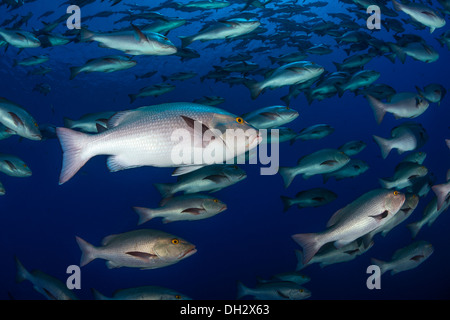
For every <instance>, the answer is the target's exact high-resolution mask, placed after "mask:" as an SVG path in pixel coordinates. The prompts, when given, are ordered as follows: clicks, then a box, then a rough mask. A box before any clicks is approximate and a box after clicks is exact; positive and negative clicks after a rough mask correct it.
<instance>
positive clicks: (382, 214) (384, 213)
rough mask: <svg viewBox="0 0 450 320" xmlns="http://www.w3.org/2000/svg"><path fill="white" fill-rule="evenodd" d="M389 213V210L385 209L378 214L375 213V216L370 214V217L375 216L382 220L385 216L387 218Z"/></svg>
mask: <svg viewBox="0 0 450 320" xmlns="http://www.w3.org/2000/svg"><path fill="white" fill-rule="evenodd" d="M388 214H389V211H387V210H385V211H383V212H382V213H380V214H377V215H374V216H370V217H372V218H374V219H375V220H378V221H381V220H383V219H384V218H386V217H387V216H388Z"/></svg>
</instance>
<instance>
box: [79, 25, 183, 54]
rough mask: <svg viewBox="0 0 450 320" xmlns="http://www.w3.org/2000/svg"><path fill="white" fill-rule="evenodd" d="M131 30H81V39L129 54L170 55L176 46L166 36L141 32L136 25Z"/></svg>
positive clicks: (174, 51) (175, 50)
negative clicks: (98, 31) (104, 31)
mask: <svg viewBox="0 0 450 320" xmlns="http://www.w3.org/2000/svg"><path fill="white" fill-rule="evenodd" d="M133 28H134V30H133V31H118V32H109V33H94V32H91V31H88V30H86V29H82V30H81V41H83V42H89V41H97V42H98V43H99V46H101V47H103V48H110V49H116V50H120V51H123V52H125V53H126V54H130V55H171V54H174V53H176V52H177V48H176V47H175V46H174V45H173V43H172V42H170V40H169V39H168V38H166V37H165V36H163V35H160V34H158V33H154V32H143V31H141V30H139V29H138V28H137V27H136V26H133Z"/></svg>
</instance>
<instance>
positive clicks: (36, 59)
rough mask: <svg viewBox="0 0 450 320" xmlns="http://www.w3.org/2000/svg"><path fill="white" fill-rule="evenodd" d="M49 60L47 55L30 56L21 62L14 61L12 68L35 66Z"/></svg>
mask: <svg viewBox="0 0 450 320" xmlns="http://www.w3.org/2000/svg"><path fill="white" fill-rule="evenodd" d="M49 59H50V58H49V56H47V55H39V56H32V57H29V58H26V59H23V60H21V61H18V60H14V63H13V66H14V67H15V66H35V65H37V64H41V63H44V62H47V61H48V60H49Z"/></svg>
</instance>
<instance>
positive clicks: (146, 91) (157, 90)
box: [128, 83, 176, 103]
mask: <svg viewBox="0 0 450 320" xmlns="http://www.w3.org/2000/svg"><path fill="white" fill-rule="evenodd" d="M175 88H176V87H175V86H174V85H173V84H171V83H160V84H154V85H152V86H148V87H144V88H142V89H141V90H140V91H139V92H138V93H133V94H129V95H128V96H129V97H130V103H133V102H134V101H136V99H138V98H143V97H159V96H161V95H163V94H166V93H169V92H171V91H173V90H175Z"/></svg>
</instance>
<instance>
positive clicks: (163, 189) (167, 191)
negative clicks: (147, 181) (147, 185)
mask: <svg viewBox="0 0 450 320" xmlns="http://www.w3.org/2000/svg"><path fill="white" fill-rule="evenodd" d="M153 185H154V186H155V188H156V189H157V190H158V191H159V193H160V194H161V197H163V198H167V197H169V196H171V195H172V194H173V191H172V189H173V187H172V184H171V183H154V184H153Z"/></svg>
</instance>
